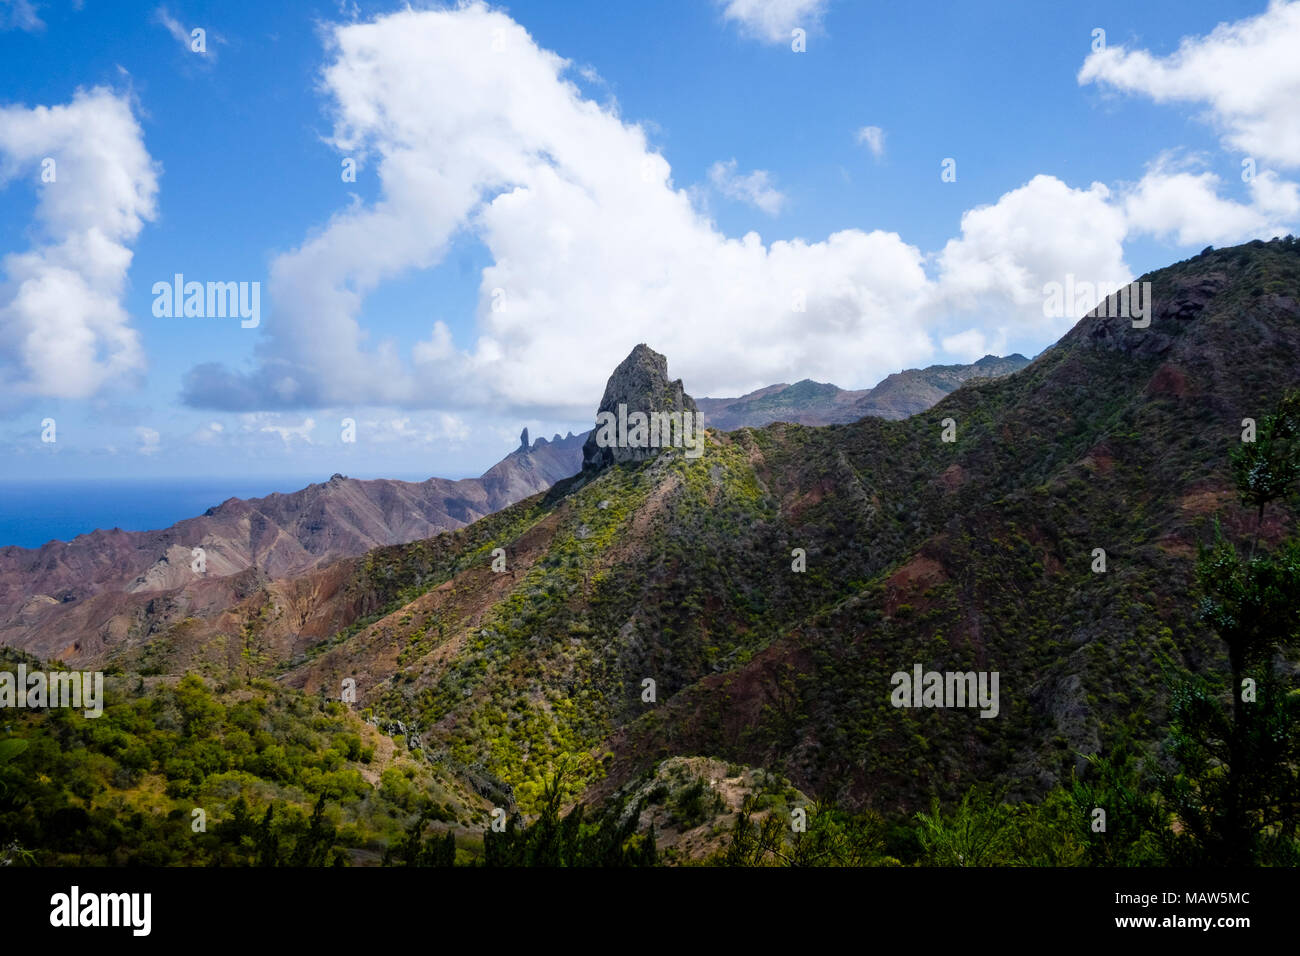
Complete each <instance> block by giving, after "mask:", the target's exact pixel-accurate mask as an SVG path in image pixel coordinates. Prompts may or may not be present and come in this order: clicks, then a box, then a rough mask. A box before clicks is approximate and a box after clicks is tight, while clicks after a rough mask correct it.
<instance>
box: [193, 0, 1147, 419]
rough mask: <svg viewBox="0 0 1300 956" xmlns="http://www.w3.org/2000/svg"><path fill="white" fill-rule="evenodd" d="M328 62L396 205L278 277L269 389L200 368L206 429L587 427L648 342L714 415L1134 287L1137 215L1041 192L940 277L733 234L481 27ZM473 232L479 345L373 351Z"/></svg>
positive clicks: (1012, 207) (354, 223) (895, 247)
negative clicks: (351, 413) (755, 395)
mask: <svg viewBox="0 0 1300 956" xmlns="http://www.w3.org/2000/svg"><path fill="white" fill-rule="evenodd" d="M329 40H330V46H331V52H332V59H331V62H330V63H329V65H328V67H327V68H326V70H325V73H324V87H325V89H326V90H327V91H328V93H329V95H330V97H331V99H332V102H333V109H334V118H335V132H334V140H335V142H336V144H337V145H338V147H339V149H340V150H342V151H344V153H345V154H346V155H351V156H358V155H365V156H368V157H370V158H372V159H373V162H372V164H371V166H370V167H369V168H373V169H374V170H375V171H376V175H377V177H378V180H379V184H380V191H379V197H378V199H376V200H375V201H374V202H372V203H368V204H363V203H360V202H359V201H358V202H357V203H356V204H354V205H353V206H351V207H347V208H344V209H341V210H340V211H339V212H338V213H336V214H335V216H334V217H333V218H332V219H331V220H330V222H329V223H328V225H327V226H326V227H325V228H324V229H323V230H320V231H318V232H315V233H313V234H312V235H311V236H310V237H309V238H308V239H307V240H306V241H304V242H303V244H302V245H301V246H299V247H298V248H297V249H294V250H292V251H290V252H288V253H286V254H284V255H282V256H280V257H279V258H277V259H276V260H275V261H274V262H273V263H272V266H271V282H270V291H271V299H272V300H273V302H274V304H275V309H276V312H275V316H276V318H275V322H274V323H270V324H268V325H267V327H266V331H265V334H266V338H265V340H264V347H263V349H262V351H261V353H260V355H261V359H262V362H261V365H260V367H258V368H257V369H255V370H254V371H253V372H251V373H243V372H238V371H233V370H230V369H227V368H224V367H221V366H217V365H212V364H208V365H202V366H199V367H196V368H195V369H192V370H191V371H190V373H189V374H188V375H187V377H186V383H185V384H186V396H187V401H188V402H189V403H190V404H191V405H195V406H199V407H214V408H225V409H234V410H244V409H250V408H289V407H298V408H318V407H325V406H340V407H361V406H367V405H370V406H384V407H398V408H422V407H423V408H438V409H442V410H444V411H448V410H456V409H478V410H481V411H487V410H488V409H492V410H493V411H494V414H496V415H497V416H501V415H516V414H517V415H519V416H520V417H524V415H525V414H526V415H527V416H528V417H546V416H553V417H555V418H560V419H563V418H565V417H570V416H571V417H574V418H579V420H580V418H585V417H587V416H589V415H590V413H591V407H592V405H593V404H594V402H595V401H596V400H597V399H598V398H599V395H600V394H601V391H602V389H603V387H604V384H605V380H606V378H607V377H608V375H609V372H610V370H611V369H612V368H613V367H614V366H615V365H616V364H617V363H618V362H620V361H621V360H622V359H623V358H624V357H625V356H626V355H627V353H628V352H629V351H630V350H631V348H632V346H634V345H635V344H636V343H638V342H647V343H649V344H650V345H651V346H652V347H653V348H655V349H657V350H659V351H661V352H663V353H665V354H666V355H667V356H668V357H669V360H670V374H672V375H673V376H674V377H677V376H682V377H683V378H684V379H685V381H686V383H687V385H688V388H689V389H690V390H691V391H692V392H693V393H694V394H697V395H710V394H712V395H727V394H739V393H741V392H743V391H746V390H748V389H751V388H755V387H759V386H762V385H767V384H770V383H772V382H774V381H792V380H795V379H797V378H804V377H812V378H816V379H819V380H821V381H833V382H836V383H838V384H841V385H843V386H846V387H860V386H864V385H871V384H874V383H875V382H877V381H879V380H880V379H881V378H883V377H884V376H885V375H887V374H889V373H890V372H893V371H896V370H898V369H899V368H905V367H910V366H915V365H920V364H925V363H927V362H928V361H932V360H934V358H935V350H936V349H935V344H934V342H935V338H936V337H940V338H942V337H947V338H950V339H952V341H953V343H954V347H955V348H960V347H966V348H970V347H972V344H971V343H973V342H974V339H973V337H971V336H966V337H965V338H960V337H959V336H961V334H962V333H963V332H965V331H966V330H968V329H970V328H971V327H978V328H980V329H982V330H983V334H984V335H985V336H986V337H987V339H988V341H989V342H993V343H995V344H996V343H997V342H1000V341H1003V340H1004V338H1006V337H1008V336H1015V335H1032V336H1034V337H1035V341H1036V342H1038V343H1041V342H1043V341H1045V340H1050V339H1049V338H1048V336H1049V335H1050V336H1053V337H1054V336H1055V335H1057V334H1059V333H1060V332H1063V331H1064V330H1065V328H1068V325H1069V321H1068V320H1062V322H1058V324H1050V323H1048V324H1044V323H1045V320H1044V319H1043V316H1042V286H1043V284H1044V282H1047V281H1050V280H1053V279H1058V280H1059V279H1060V278H1061V277H1063V276H1064V275H1065V274H1066V273H1074V274H1076V275H1096V276H1098V278H1102V277H1105V276H1112V275H1114V276H1116V277H1117V282H1118V281H1126V280H1127V279H1128V278H1129V277H1130V275H1129V270H1128V269H1127V267H1126V266H1125V265H1124V263H1123V255H1122V241H1123V238H1124V234H1125V220H1124V215H1123V211H1122V209H1119V208H1116V207H1115V206H1114V205H1112V203H1111V202H1110V195H1109V193H1108V191H1107V190H1106V189H1105V187H1103V186H1101V185H1099V184H1094V185H1092V186H1091V187H1089V188H1088V189H1082V190H1080V189H1072V188H1070V187H1069V186H1067V185H1066V184H1065V183H1062V182H1061V181H1059V180H1057V179H1054V178H1052V177H1050V176H1040V177H1037V178H1035V179H1034V180H1032V181H1031V182H1030V183H1028V184H1026V185H1024V186H1022V187H1020V188H1019V189H1015V190H1012V191H1011V192H1009V193H1007V194H1006V195H1005V196H1003V197H1001V198H1000V199H999V200H998V201H997V202H996V203H994V204H993V205H991V206H985V207H981V208H980V209H976V210H972V211H970V212H968V213H967V214H966V215H965V216H964V217H963V219H962V232H961V235H960V236H959V237H958V238H956V239H954V240H953V241H951V242H950V243H949V244H948V245H947V246H946V247H945V248H944V249H943V250H942V252H941V253H939V255H938V256H937V257H935V260H934V262H935V265H936V267H937V270H938V276H937V278H934V279H932V278H930V277H929V276H927V274H926V264H927V258H926V256H925V255H924V254H923V253H922V252H921V251H920V250H919V249H917V248H916V247H915V246H912V245H910V244H908V243H906V242H904V241H903V240H902V239H901V238H900V237H899V236H898V235H897V234H896V233H889V232H883V231H874V232H864V231H862V230H857V229H850V230H844V231H842V232H837V233H834V234H832V235H830V236H828V237H827V238H825V239H824V240H821V241H808V240H804V239H789V240H776V241H769V242H766V243H765V242H764V241H763V239H762V238H761V237H760V236H759V235H758V234H757V233H749V234H747V235H745V236H743V237H740V238H731V237H728V236H726V235H724V234H722V233H721V232H719V231H718V229H717V227H716V225H715V224H714V223H713V222H711V221H710V220H709V219H708V218H707V217H706V216H705V215H703V214H702V213H701V211H700V210H699V209H698V208H697V207H696V206H695V205H694V204H693V203H692V201H691V197H690V195H689V193H688V192H687V191H685V190H682V189H678V188H676V187H675V186H674V185H673V182H672V179H671V171H670V169H669V166H668V164H667V162H666V161H665V160H664V159H663V157H661V156H660V155H658V154H657V153H655V152H654V151H653V150H652V148H651V147H650V145H649V144H648V143H647V141H646V136H645V133H644V131H643V129H642V128H641V127H640V126H637V125H631V124H628V123H626V122H624V121H623V120H622V119H621V118H620V117H619V116H618V115H617V114H616V112H614V111H613V110H612V109H611V108H610V107H608V106H602V105H599V104H596V103H593V102H591V101H590V100H588V99H585V98H584V97H583V96H582V94H581V92H580V91H579V90H578V88H577V87H576V86H574V85H573V84H572V83H570V82H569V81H568V80H567V79H566V71H567V70H568V68H569V64H568V63H567V61H565V60H563V59H561V58H559V57H558V56H556V55H555V54H552V53H550V52H547V51H545V50H541V49H539V48H537V47H536V46H535V45H534V43H533V41H532V39H531V38H530V37H529V36H528V34H527V33H526V32H525V31H524V30H523V28H522V27H520V26H519V25H517V24H515V23H513V22H512V21H511V20H510V19H509V18H507V17H506V16H505V15H503V14H501V13H498V12H494V11H490V10H489V9H487V8H486V7H484V6H482V5H479V4H469V5H466V6H463V7H460V8H457V9H455V10H430V11H423V12H417V11H410V10H407V11H402V12H398V13H394V14H392V15H389V16H385V17H382V18H380V19H378V20H376V21H374V22H371V23H365V24H357V25H343V26H337V27H335V28H333V30H332V31H331V33H330V34H329ZM494 47H496V48H499V51H500V52H497V49H494ZM502 56H504V57H506V58H508V60H509V64H510V68H509V69H508V70H505V69H501V68H500V66H499V63H500V60H499V58H500V57H502ZM722 173H723V181H724V182H727V181H730V177H733V176H734V167H731V166H730V164H723V168H722ZM757 192H758V193H760V194H761V188H759V189H758V190H757ZM461 232H465V233H468V234H470V235H472V236H473V237H474V238H475V239H476V240H477V241H479V242H481V243H482V244H483V245H484V246H485V247H486V248H487V250H488V251H489V253H490V255H491V258H492V264H491V265H489V266H488V267H487V268H485V269H484V270H483V272H482V275H481V281H480V288H479V306H478V311H477V333H476V338H475V339H474V340H473V341H472V342H468V343H457V342H455V341H454V340H453V336H452V334H451V332H450V330H449V329H448V328H447V327H446V326H445V325H443V324H441V323H432V324H431V326H430V328H429V331H428V333H427V335H425V336H423V337H422V340H420V341H418V342H417V343H416V344H415V345H414V346H413V347H411V348H410V349H409V354H406V353H407V350H406V349H403V348H400V347H399V346H398V345H397V344H396V343H394V342H392V341H387V340H383V341H378V342H375V341H371V340H370V339H369V338H368V334H367V331H366V329H365V328H364V326H363V318H364V302H365V298H366V296H367V295H368V294H369V293H370V291H371V290H373V289H374V288H375V287H376V286H377V285H378V284H380V283H381V282H383V281H385V280H387V279H388V278H390V277H394V276H398V275H401V274H403V273H406V272H408V271H412V270H418V269H426V268H430V267H432V266H435V265H437V264H438V263H439V262H440V261H441V260H442V259H443V257H444V256H445V255H446V253H447V250H448V246H449V244H450V243H451V241H452V238H453V237H454V236H455V235H457V234H458V233H461ZM800 306H802V308H800ZM977 313H978V318H976V314H977ZM990 316H995V317H996V318H990ZM791 376H794V378H791Z"/></svg>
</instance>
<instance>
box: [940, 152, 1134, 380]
mask: <svg viewBox="0 0 1300 956" xmlns="http://www.w3.org/2000/svg"><path fill="white" fill-rule="evenodd" d="M1110 197H1111V194H1110V190H1108V189H1107V188H1106V187H1105V186H1104V185H1102V184H1101V183H1093V184H1092V185H1091V186H1090V187H1089V188H1087V189H1074V188H1071V187H1070V186H1068V185H1066V184H1065V183H1063V182H1061V180H1059V179H1056V178H1055V177H1052V176H1042V175H1040V176H1035V177H1034V178H1033V179H1032V180H1030V181H1029V182H1028V183H1026V184H1025V185H1024V186H1021V187H1019V188H1017V189H1013V190H1011V191H1010V192H1008V193H1006V194H1005V195H1004V196H1002V197H1001V198H1000V199H999V200H998V201H997V202H996V203H994V204H992V205H989V206H980V207H978V208H975V209H971V210H969V211H967V212H966V213H964V214H963V215H962V218H961V235H960V236H958V237H957V238H954V239H951V240H949V241H948V243H947V244H946V245H945V246H944V248H943V250H942V251H941V252H940V253H939V255H938V256H937V260H938V265H939V270H940V274H939V279H938V287H937V290H936V300H935V308H936V309H937V311H938V313H939V314H941V315H943V316H944V317H945V321H946V322H947V323H948V324H949V325H950V326H960V325H962V324H965V323H966V322H967V321H968V320H978V322H979V323H980V326H981V327H982V328H983V332H981V333H979V334H980V336H981V337H980V338H977V337H976V335H975V334H972V333H971V331H970V330H969V329H964V330H963V331H962V332H961V333H958V334H956V335H954V336H952V337H950V338H947V339H945V340H944V346H945V348H946V349H948V350H949V351H951V352H953V353H954V354H958V355H964V356H969V355H970V354H971V352H972V351H974V350H977V349H978V350H981V351H980V355H983V354H985V351H984V350H992V349H994V348H995V347H998V346H1000V345H1001V344H1002V343H1005V342H1006V341H1008V340H1009V338H1012V337H1016V336H1022V337H1023V336H1032V337H1033V339H1035V340H1037V341H1041V340H1042V339H1043V338H1056V337H1058V336H1060V335H1061V334H1063V333H1064V332H1066V331H1067V330H1068V329H1069V328H1070V327H1071V326H1072V325H1073V324H1074V323H1075V321H1076V320H1077V319H1078V318H1079V316H1076V315H1069V314H1067V315H1063V316H1057V317H1055V318H1048V317H1045V316H1044V315H1043V300H1044V291H1043V289H1044V286H1046V285H1048V284H1049V283H1052V282H1058V283H1062V284H1064V283H1065V282H1066V277H1067V276H1074V277H1075V279H1076V280H1084V281H1088V282H1093V283H1097V284H1099V285H1101V286H1109V287H1110V288H1118V287H1119V286H1121V285H1123V284H1124V283H1126V282H1129V281H1131V279H1132V278H1133V276H1132V273H1131V272H1130V270H1129V268H1128V266H1127V265H1126V264H1125V262H1124V248H1123V242H1124V237H1125V234H1126V232H1127V223H1126V220H1125V217H1124V211H1123V210H1122V209H1121V208H1117V207H1116V206H1115V205H1114V204H1113V203H1112V202H1111V201H1110ZM985 337H991V339H987V338H985ZM986 341H991V342H992V343H993V345H988V344H983V343H985V342H986ZM977 342H978V343H981V344H976V343H977ZM975 357H977V358H978V357H979V356H975Z"/></svg>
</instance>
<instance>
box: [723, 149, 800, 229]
mask: <svg viewBox="0 0 1300 956" xmlns="http://www.w3.org/2000/svg"><path fill="white" fill-rule="evenodd" d="M709 182H711V183H712V184H713V188H714V189H716V190H717V191H718V192H720V193H722V195H724V196H726V197H727V198H728V199H734V200H736V201H738V202H743V203H748V204H749V205H751V206H753V207H754V208H755V209H760V210H762V211H763V212H765V213H767V214H768V215H769V216H775V215H777V214H778V213H779V212H780V211H781V207H782V206H784V205H785V201H786V197H785V195H784V194H783V193H782V192H781V191H780V190H778V189H777V188H776V187H775V186H773V185H772V177H771V175H770V174H769V173H768V172H767V170H765V169H756V170H754V171H753V172H752V173H746V174H745V175H741V174H740V173H738V172H737V171H736V161H735V160H734V159H729V160H727V161H726V162H725V163H724V162H717V163H714V164H713V165H712V166H710V167H709Z"/></svg>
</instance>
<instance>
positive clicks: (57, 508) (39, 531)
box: [0, 473, 455, 548]
mask: <svg viewBox="0 0 1300 956" xmlns="http://www.w3.org/2000/svg"><path fill="white" fill-rule="evenodd" d="M329 477H330V476H329V475H290V476H282V477H274V476H272V477H262V476H258V477H247V478H240V477H228V478H219V477H208V476H204V477H197V478H184V477H163V478H57V479H43V480H33V479H25V478H12V479H9V478H6V479H0V548H3V547H11V546H17V547H21V548H40V547H42V546H43V545H45V544H48V543H49V542H51V541H71V540H72V539H73V538H76V537H77V536H78V535H82V534H90V533H91V532H94V531H98V530H112V529H113V528H121V529H122V530H123V531H157V530H160V529H162V528H167V527H170V526H171V525H173V524H175V523H176V522H178V521H183V520H185V519H186V518H196V517H198V516H199V515H201V514H203V512H205V511H206V510H208V509H209V508H212V507H215V506H217V505H219V504H221V503H222V502H223V501H226V500H227V499H229V498H264V497H266V496H267V495H271V494H275V493H276V492H279V493H281V494H289V493H291V492H294V491H299V490H301V489H303V488H306V487H307V486H308V485H311V484H319V483H320V482H322V481H327V480H329ZM348 477H350V478H357V479H360V480H371V479H373V478H380V477H383V478H391V479H393V480H396V481H412V482H419V481H426V480H428V478H429V477H431V476H429V475H423V476H419V475H416V474H414V473H407V474H403V473H397V474H392V475H349V476H348ZM438 477H442V476H438ZM451 480H455V479H451Z"/></svg>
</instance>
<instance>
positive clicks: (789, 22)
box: [719, 0, 829, 43]
mask: <svg viewBox="0 0 1300 956" xmlns="http://www.w3.org/2000/svg"><path fill="white" fill-rule="evenodd" d="M719 2H720V3H723V4H725V6H724V7H723V10H722V17H723V19H724V20H729V21H732V22H734V23H737V24H739V25H740V28H741V29H742V30H743V31H744V32H745V33H747V34H749V35H750V36H752V37H755V38H756V39H759V40H763V41H765V42H767V43H788V42H790V32H791V31H792V30H793V29H794V28H795V27H800V28H802V29H804V30H807V31H809V32H812V30H813V29H815V28H817V27H819V26H820V25H821V20H822V17H823V16H824V15H825V13H826V7H827V5H828V3H829V0H719Z"/></svg>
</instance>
